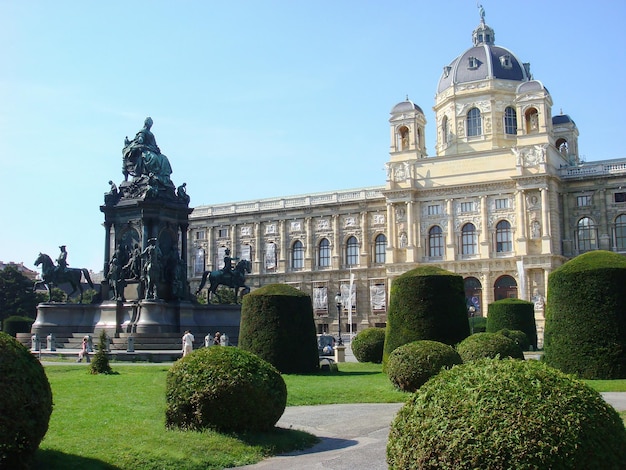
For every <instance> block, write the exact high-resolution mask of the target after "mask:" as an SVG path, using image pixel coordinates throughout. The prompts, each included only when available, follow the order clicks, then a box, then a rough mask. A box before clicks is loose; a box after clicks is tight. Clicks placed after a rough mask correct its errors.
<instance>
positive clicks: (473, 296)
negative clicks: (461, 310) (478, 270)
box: [463, 277, 483, 317]
mask: <svg viewBox="0 0 626 470" xmlns="http://www.w3.org/2000/svg"><path fill="white" fill-rule="evenodd" d="M463 286H464V287H465V305H466V306H467V313H468V314H469V316H471V317H480V316H482V311H481V305H482V292H483V286H482V284H481V283H480V281H479V280H478V279H476V278H475V277H466V278H465V279H463Z"/></svg>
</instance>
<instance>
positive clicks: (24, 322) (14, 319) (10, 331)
mask: <svg viewBox="0 0 626 470" xmlns="http://www.w3.org/2000/svg"><path fill="white" fill-rule="evenodd" d="M34 322H35V320H33V319H32V318H28V317H21V316H18V315H12V316H10V317H7V318H5V319H4V321H3V322H2V331H4V332H5V333H6V334H7V335H11V336H15V335H16V334H17V333H30V328H31V326H32V325H33V323H34Z"/></svg>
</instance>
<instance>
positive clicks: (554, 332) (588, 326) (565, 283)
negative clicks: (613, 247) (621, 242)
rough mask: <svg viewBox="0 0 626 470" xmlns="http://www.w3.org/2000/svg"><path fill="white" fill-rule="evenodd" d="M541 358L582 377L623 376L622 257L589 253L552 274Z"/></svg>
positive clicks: (625, 292) (625, 269) (625, 308)
mask: <svg viewBox="0 0 626 470" xmlns="http://www.w3.org/2000/svg"><path fill="white" fill-rule="evenodd" d="M543 360H544V361H545V362H546V363H547V364H549V365H551V366H552V367H555V368H557V369H560V370H562V371H563V372H565V373H568V374H577V375H578V376H580V377H581V378H584V379H620V378H626V258H624V257H623V256H622V255H618V254H617V253H613V252H610V251H591V252H588V253H585V254H583V255H580V256H577V257H576V258H574V259H573V260H571V261H569V262H567V263H565V264H564V265H563V266H561V267H560V268H558V269H556V270H555V271H553V272H552V273H551V274H550V277H549V284H548V298H547V301H546V328H545V337H544V355H543Z"/></svg>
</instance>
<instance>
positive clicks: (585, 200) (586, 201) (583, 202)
mask: <svg viewBox="0 0 626 470" xmlns="http://www.w3.org/2000/svg"><path fill="white" fill-rule="evenodd" d="M576 205H577V206H578V207H587V206H590V205H591V196H589V195H586V196H577V197H576Z"/></svg>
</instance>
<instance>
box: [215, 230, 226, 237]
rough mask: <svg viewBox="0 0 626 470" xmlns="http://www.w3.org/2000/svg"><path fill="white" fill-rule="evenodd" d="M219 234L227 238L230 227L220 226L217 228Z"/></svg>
mask: <svg viewBox="0 0 626 470" xmlns="http://www.w3.org/2000/svg"><path fill="white" fill-rule="evenodd" d="M217 236H218V237H219V238H227V237H228V229H227V228H220V229H218V230H217Z"/></svg>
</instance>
